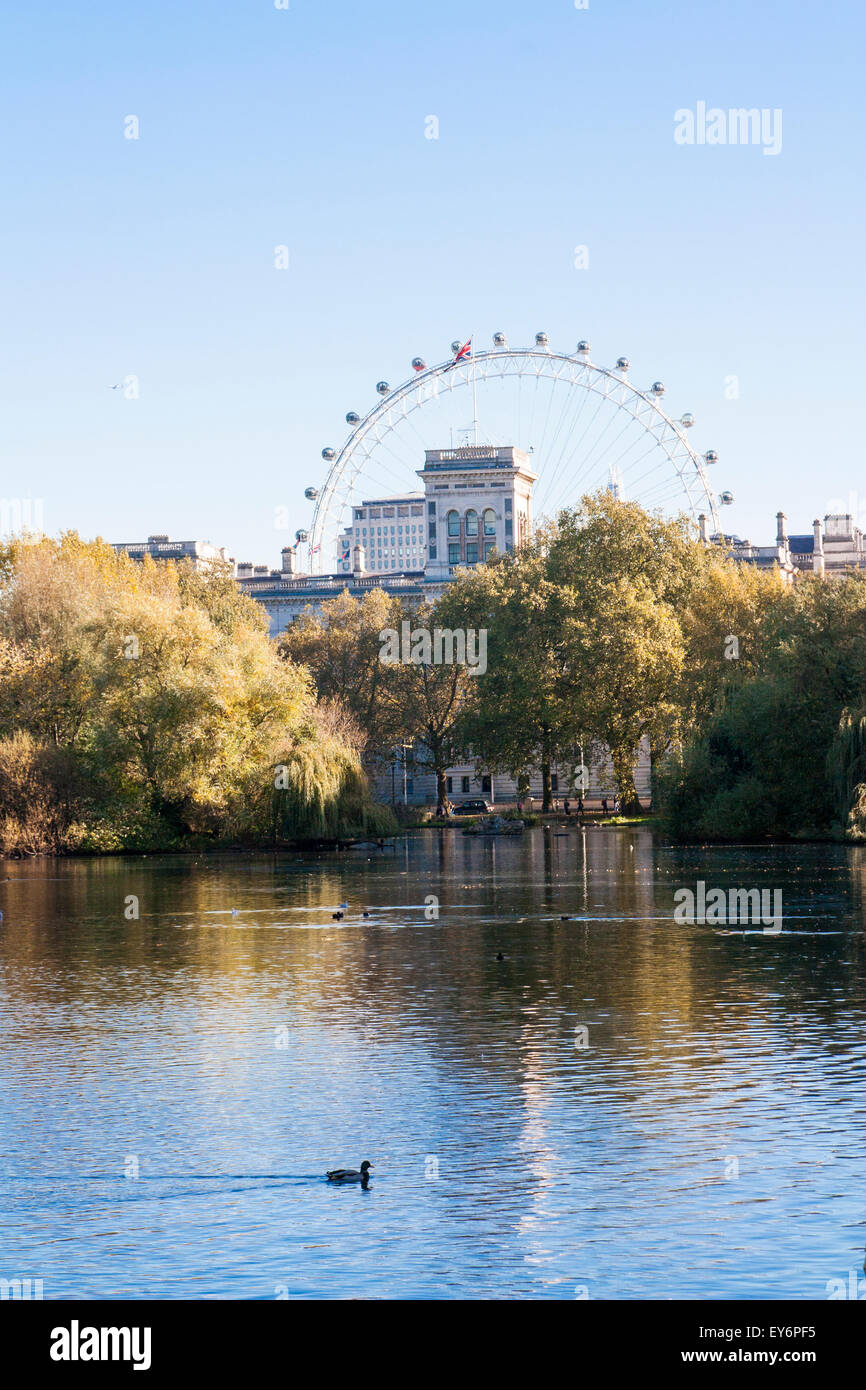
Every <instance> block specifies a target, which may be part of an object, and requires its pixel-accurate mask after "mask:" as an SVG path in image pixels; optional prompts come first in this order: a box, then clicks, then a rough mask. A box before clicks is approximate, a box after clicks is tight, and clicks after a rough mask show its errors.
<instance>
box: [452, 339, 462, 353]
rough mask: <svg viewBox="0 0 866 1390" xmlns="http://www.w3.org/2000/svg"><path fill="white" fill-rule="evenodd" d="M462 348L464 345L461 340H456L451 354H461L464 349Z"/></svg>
mask: <svg viewBox="0 0 866 1390" xmlns="http://www.w3.org/2000/svg"><path fill="white" fill-rule="evenodd" d="M462 346H463V344H462V343H461V341H460V339H459V338H455V339H454V342H453V343H452V344H451V352H452V354H453V353H455V352H459V351H460V349H461V348H462Z"/></svg>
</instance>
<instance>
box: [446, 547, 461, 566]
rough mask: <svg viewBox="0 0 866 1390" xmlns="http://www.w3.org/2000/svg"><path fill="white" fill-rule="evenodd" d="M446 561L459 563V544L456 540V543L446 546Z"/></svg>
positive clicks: (450, 563) (451, 563) (453, 563)
mask: <svg viewBox="0 0 866 1390" xmlns="http://www.w3.org/2000/svg"><path fill="white" fill-rule="evenodd" d="M448 563H449V565H459V564H460V545H459V542H458V543H457V544H454V545H449V547H448Z"/></svg>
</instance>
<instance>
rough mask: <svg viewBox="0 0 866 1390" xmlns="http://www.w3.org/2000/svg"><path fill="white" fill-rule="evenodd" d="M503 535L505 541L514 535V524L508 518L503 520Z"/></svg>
mask: <svg viewBox="0 0 866 1390" xmlns="http://www.w3.org/2000/svg"><path fill="white" fill-rule="evenodd" d="M505 535H506V539H507V538H508V537H509V536H513V535H514V522H513V521H512V520H511V517H510V516H507V517H506V518H505Z"/></svg>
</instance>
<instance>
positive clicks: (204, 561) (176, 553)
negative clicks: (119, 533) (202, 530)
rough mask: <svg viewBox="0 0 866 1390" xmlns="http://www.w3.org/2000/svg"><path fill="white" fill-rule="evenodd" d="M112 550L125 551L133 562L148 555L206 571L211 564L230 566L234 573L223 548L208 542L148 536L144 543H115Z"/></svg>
mask: <svg viewBox="0 0 866 1390" xmlns="http://www.w3.org/2000/svg"><path fill="white" fill-rule="evenodd" d="M112 550H117V551H125V552H126V554H127V555H129V556H130V557H131V558H132V559H133V560H143V559H144V557H145V555H149V556H150V557H151V559H153V560H191V561H192V563H193V565H194V566H195V568H196V569H199V570H204V569H208V568H209V567H210V566H211V565H213V564H215V563H216V564H226V565H230V566H231V573H232V574H235V573H236V569H237V567H236V565H235V561H234V558H233V557H232V556H231V555H229V553H228V551H227V550H226V548H225V546H222V545H211V544H210V543H209V542H208V541H172V540H169V538H168V536H148V538H147V540H146V541H115V542H113V544H112Z"/></svg>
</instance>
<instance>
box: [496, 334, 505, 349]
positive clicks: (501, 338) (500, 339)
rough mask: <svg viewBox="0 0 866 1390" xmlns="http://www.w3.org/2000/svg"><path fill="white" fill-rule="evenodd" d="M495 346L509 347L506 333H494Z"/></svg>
mask: <svg viewBox="0 0 866 1390" xmlns="http://www.w3.org/2000/svg"><path fill="white" fill-rule="evenodd" d="M493 346H494V347H508V339H507V338H506V336H505V334H504V333H494V334H493Z"/></svg>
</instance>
